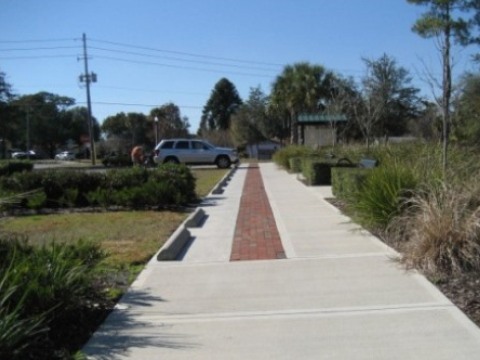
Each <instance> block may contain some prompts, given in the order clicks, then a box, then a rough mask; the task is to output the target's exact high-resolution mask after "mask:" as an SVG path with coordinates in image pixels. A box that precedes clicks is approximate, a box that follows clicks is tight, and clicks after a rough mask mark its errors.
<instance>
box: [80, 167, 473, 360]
mask: <svg viewBox="0 0 480 360" xmlns="http://www.w3.org/2000/svg"><path fill="white" fill-rule="evenodd" d="M260 170H261V175H262V179H263V183H264V187H265V191H266V194H267V196H268V200H269V203H270V207H271V211H272V212H273V214H274V217H275V221H276V225H277V229H278V232H279V234H280V237H281V242H282V245H283V249H284V251H285V255H286V259H274V260H249V261H233V262H232V261H230V255H231V252H232V245H233V239H234V235H235V226H236V223H237V217H238V214H239V206H240V203H241V198H242V192H243V186H244V183H245V179H246V176H247V166H245V165H242V166H240V168H239V169H238V170H236V172H235V175H234V176H233V178H232V179H231V181H230V182H229V184H228V186H226V188H225V191H224V193H223V194H220V195H210V196H209V197H208V198H207V199H206V201H205V203H204V204H203V208H204V210H205V212H206V214H207V219H206V221H205V222H204V224H203V225H202V226H201V227H199V228H192V229H190V231H191V234H192V236H193V239H194V240H193V242H192V244H191V246H190V247H189V249H188V251H187V252H186V253H185V255H184V256H183V259H182V260H181V261H173V262H159V261H157V260H156V257H154V258H153V259H152V260H151V261H150V263H149V264H148V265H147V267H146V268H145V270H144V271H143V272H142V273H141V274H140V276H139V277H138V279H137V280H136V281H135V282H134V284H133V285H132V287H131V288H130V290H129V291H128V293H127V294H126V295H125V296H124V297H123V298H122V300H121V301H120V303H119V306H118V309H117V310H115V311H114V312H113V313H112V314H111V315H110V316H109V317H108V319H107V321H106V322H105V323H104V325H103V326H102V327H101V328H100V329H99V331H97V332H96V333H95V335H94V336H93V337H92V339H91V340H90V342H89V343H88V344H87V345H86V347H85V348H84V352H85V353H86V354H87V355H88V356H89V358H91V359H174V360H175V359H188V360H195V359H242V360H245V359H249V360H250V359H254V360H255V359H259V360H260V359H261V360H264V359H345V360H351V359H368V360H371V359H401V360H405V359H422V360H425V359H435V360H439V359H445V360H447V359H448V360H450V359H456V360H459V359H465V360H467V359H468V360H471V359H480V330H479V329H478V328H477V327H476V326H475V325H474V324H473V323H472V322H471V321H470V320H469V319H468V318H467V317H466V316H465V315H464V314H463V313H462V312H461V311H459V310H458V309H457V308H456V307H455V306H454V305H452V303H451V302H450V301H449V300H448V299H446V298H445V297H444V296H443V295H442V294H441V293H440V292H439V291H438V290H437V289H436V288H435V287H434V286H433V285H431V284H430V283H429V282H428V281H427V280H426V279H425V278H424V277H422V276H420V275H418V274H416V273H415V272H405V271H404V270H403V269H402V268H401V267H399V266H398V264H397V263H396V262H395V261H393V260H392V259H394V258H395V256H396V253H395V252H394V251H393V250H391V249H390V248H388V247H386V246H385V245H384V244H383V243H382V242H380V241H379V240H378V239H376V238H375V237H373V236H371V235H369V234H368V233H366V232H365V231H363V230H362V229H360V228H358V226H356V225H354V224H352V223H351V222H350V220H349V219H348V218H347V217H345V216H343V215H342V214H340V213H339V211H338V210H337V209H335V208H334V207H333V206H331V205H330V204H329V203H328V202H326V201H325V200H324V198H325V197H328V196H331V194H330V188H328V187H306V186H304V185H303V184H302V183H300V182H299V181H298V180H296V178H295V176H294V175H291V174H287V173H286V172H285V171H283V170H278V169H277V168H276V167H275V165H273V164H261V166H260Z"/></svg>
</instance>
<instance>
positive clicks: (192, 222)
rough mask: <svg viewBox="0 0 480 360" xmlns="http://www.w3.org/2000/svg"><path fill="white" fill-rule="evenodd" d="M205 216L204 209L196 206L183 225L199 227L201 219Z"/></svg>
mask: <svg viewBox="0 0 480 360" xmlns="http://www.w3.org/2000/svg"><path fill="white" fill-rule="evenodd" d="M205 216H206V214H205V210H203V209H202V208H196V209H195V211H194V212H193V213H192V214H191V215H190V216H189V217H188V218H187V219H186V220H185V222H184V224H185V227H187V228H192V227H193V228H194V227H199V226H200V224H201V223H202V221H203V219H205Z"/></svg>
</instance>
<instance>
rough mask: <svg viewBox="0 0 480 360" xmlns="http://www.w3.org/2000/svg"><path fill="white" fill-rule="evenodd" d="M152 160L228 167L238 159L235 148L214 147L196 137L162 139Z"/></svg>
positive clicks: (158, 162)
mask: <svg viewBox="0 0 480 360" xmlns="http://www.w3.org/2000/svg"><path fill="white" fill-rule="evenodd" d="M153 160H154V161H155V163H157V164H163V163H167V162H170V163H176V164H178V163H183V164H195V165H217V166H218V167H219V168H228V167H230V165H231V164H236V163H238V161H239V159H238V154H237V152H236V151H235V149H231V148H220V147H215V146H213V145H212V144H210V143H209V142H207V141H205V140H198V139H168V140H162V141H160V143H159V144H158V145H157V146H156V147H155V155H154V157H153Z"/></svg>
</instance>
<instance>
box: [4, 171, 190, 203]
mask: <svg viewBox="0 0 480 360" xmlns="http://www.w3.org/2000/svg"><path fill="white" fill-rule="evenodd" d="M0 188H1V189H2V190H3V191H9V192H14V193H15V192H16V193H25V199H24V201H20V202H18V201H17V202H16V203H15V204H14V205H15V206H16V207H18V206H19V203H21V204H22V205H23V206H28V207H30V208H32V209H40V208H42V207H49V208H64V207H84V206H97V205H99V206H104V207H109V206H129V207H135V208H141V207H152V206H168V205H181V204H186V203H189V202H192V201H194V200H196V194H195V178H194V176H193V175H192V173H191V172H190V170H189V169H188V167H186V166H184V165H176V164H164V165H161V166H159V167H157V168H155V169H152V170H148V169H144V168H141V167H135V168H128V169H113V170H109V171H107V172H106V173H93V172H83V171H68V170H62V171H54V170H50V171H37V172H31V173H18V174H14V175H12V176H8V177H7V176H5V177H0ZM33 190H36V191H39V192H38V193H35V194H33V195H32V194H31V195H29V196H27V195H26V193H27V192H29V191H33ZM42 194H43V195H42Z"/></svg>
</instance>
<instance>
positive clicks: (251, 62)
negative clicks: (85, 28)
mask: <svg viewBox="0 0 480 360" xmlns="http://www.w3.org/2000/svg"><path fill="white" fill-rule="evenodd" d="M90 41H93V42H99V43H105V44H110V45H116V46H123V47H129V48H134V49H142V50H148V51H155V52H164V53H169V54H177V55H184V56H192V57H200V58H205V59H214V60H224V61H232V62H238V63H246V64H257V65H267V66H275V67H279V66H280V67H283V66H284V65H285V64H276V63H268V62H260V61H253V60H243V59H234V58H226V57H218V56H211V55H203V54H195V53H189V52H183V51H173V50H165V49H158V48H152V47H146V46H137V45H131V44H124V43H119V42H114V41H106V40H99V39H90Z"/></svg>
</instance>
